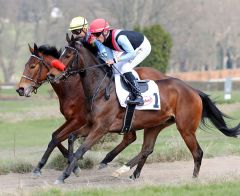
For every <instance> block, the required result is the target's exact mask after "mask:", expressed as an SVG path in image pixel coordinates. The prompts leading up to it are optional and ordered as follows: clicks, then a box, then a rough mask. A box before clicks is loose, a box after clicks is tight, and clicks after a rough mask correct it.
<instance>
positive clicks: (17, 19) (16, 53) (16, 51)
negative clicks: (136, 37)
mask: <svg viewBox="0 0 240 196" xmlns="http://www.w3.org/2000/svg"><path fill="white" fill-rule="evenodd" d="M0 5H1V6H0V43H1V45H0V83H4V84H11V83H16V82H17V81H18V80H19V77H20V76H21V73H22V69H23V66H24V64H25V63H26V61H27V59H28V56H29V51H28V46H27V44H28V43H30V44H31V45H33V43H34V42H35V43H37V45H42V44H50V45H54V46H57V47H58V48H60V47H63V46H64V45H65V44H66V42H65V34H66V33H67V32H68V30H67V29H68V26H69V23H70V21H71V19H72V18H73V17H75V16H78V15H81V16H84V17H86V18H87V19H88V21H89V22H90V21H91V20H93V19H95V18H105V19H107V20H108V21H109V23H110V24H111V26H112V27H116V28H125V29H129V30H131V29H134V28H136V27H140V28H146V27H151V25H160V26H161V28H163V29H164V31H166V32H167V33H169V35H170V38H171V42H172V43H171V46H170V47H169V48H170V49H171V52H170V57H169V59H168V60H167V61H165V62H164V63H165V64H167V65H164V66H165V67H166V68H164V69H161V71H166V72H168V73H169V74H171V75H175V76H176V75H177V76H178V77H180V78H182V77H183V79H184V76H185V75H183V76H182V75H181V74H180V73H179V72H190V71H208V72H211V71H214V70H222V69H237V68H238V69H239V68H240V48H239V46H238V43H239V41H240V33H239V32H240V26H239V24H238V22H239V19H238V13H239V12H240V2H239V1H238V0H222V1H218V0H211V1H205V0H195V1H191V0H181V1H178V0H168V1H165V0H148V1H144V0H121V1H114V0H100V1H93V0H69V1H66V0H65V1H64V0H34V1H33V0H30V1H29V0H9V1H3V0H0ZM158 47H159V50H161V47H162V46H161V45H158ZM148 66H151V65H148ZM204 73H205V72H204ZM219 73H220V72H219ZM219 73H218V72H217V74H215V75H217V76H214V77H216V79H218V78H219V77H220V76H219ZM235 73H236V71H235ZM237 74H238V77H239V72H237ZM190 75H192V74H190ZM204 75H206V74H204ZM220 75H221V73H220ZM198 76H199V75H198ZM211 77H212V75H210V76H209V75H208V77H206V79H201V77H200V80H211ZM235 77H237V76H235ZM194 78H195V80H196V76H194ZM185 79H186V80H193V79H192V78H190V79H189V78H188V77H187V78H185Z"/></svg>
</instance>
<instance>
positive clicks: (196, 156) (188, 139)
mask: <svg viewBox="0 0 240 196" xmlns="http://www.w3.org/2000/svg"><path fill="white" fill-rule="evenodd" d="M178 130H179V132H180V134H181V136H182V138H183V140H184V141H185V143H186V145H187V147H188V149H189V150H190V151H191V153H192V156H193V160H194V170H193V178H196V177H197V176H198V174H199V170H200V167H201V163H202V157H203V151H202V149H201V147H200V146H199V144H198V141H197V138H196V135H195V130H196V129H195V130H194V129H189V124H188V127H185V128H184V129H182V128H178ZM191 130H193V131H191Z"/></svg>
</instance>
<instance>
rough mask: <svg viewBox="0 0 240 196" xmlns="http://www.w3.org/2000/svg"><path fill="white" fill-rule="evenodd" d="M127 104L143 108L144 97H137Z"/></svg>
mask: <svg viewBox="0 0 240 196" xmlns="http://www.w3.org/2000/svg"><path fill="white" fill-rule="evenodd" d="M127 104H131V105H133V104H134V105H138V106H143V105H144V101H143V98H142V96H137V97H136V98H135V99H133V100H131V99H129V100H127Z"/></svg>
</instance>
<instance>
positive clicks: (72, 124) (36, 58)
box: [17, 44, 166, 177]
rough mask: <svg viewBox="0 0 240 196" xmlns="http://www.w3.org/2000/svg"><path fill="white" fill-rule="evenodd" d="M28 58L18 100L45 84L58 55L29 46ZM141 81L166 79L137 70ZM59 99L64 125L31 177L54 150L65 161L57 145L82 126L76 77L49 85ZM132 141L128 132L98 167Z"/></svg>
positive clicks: (83, 117)
mask: <svg viewBox="0 0 240 196" xmlns="http://www.w3.org/2000/svg"><path fill="white" fill-rule="evenodd" d="M29 50H30V52H31V56H30V58H29V60H28V61H27V63H26V65H25V69H24V72H23V76H22V78H21V80H20V82H19V84H18V88H17V92H18V93H19V95H20V96H26V97H29V96H31V93H32V92H36V91H37V89H38V88H39V87H40V86H41V84H43V83H44V82H46V81H47V74H48V72H49V70H50V69H51V65H50V64H51V62H52V60H54V59H57V58H59V56H60V52H59V51H58V50H57V49H56V48H55V47H50V46H48V45H43V46H40V47H39V48H38V47H37V45H36V44H34V48H31V47H30V46H29ZM136 71H137V72H138V73H139V75H140V77H141V78H143V79H144V78H151V79H161V78H165V77H166V76H165V75H164V74H162V73H161V72H159V71H157V70H155V69H152V68H137V69H136ZM51 85H52V87H53V89H54V91H55V92H56V94H57V96H58V98H59V104H60V111H61V113H62V114H63V115H64V117H65V119H66V121H65V123H64V124H63V125H62V126H60V127H59V128H58V129H57V130H56V131H54V132H53V134H52V140H51V141H50V142H49V144H48V147H47V149H46V152H45V153H44V155H43V157H42V159H41V160H40V161H39V163H38V165H37V167H36V168H35V169H34V170H33V174H34V175H35V176H36V177H38V176H40V175H41V169H42V167H43V166H44V165H45V164H46V162H47V160H48V158H49V156H50V154H51V152H52V151H53V149H54V148H55V147H56V146H57V147H58V148H59V150H60V151H61V152H62V154H63V156H64V157H66V158H68V150H67V149H66V148H65V147H64V146H63V145H62V144H61V142H62V141H64V140H65V139H67V138H68V137H69V135H70V133H72V132H74V131H75V130H77V129H78V128H79V127H81V126H83V125H84V124H85V122H86V115H85V113H86V110H85V107H84V106H85V96H84V92H83V88H82V83H81V81H80V78H79V77H73V76H70V77H68V78H67V79H66V81H64V82H60V83H58V84H56V83H53V84H51ZM135 140H136V133H135V132H133V131H132V132H129V133H128V134H125V135H124V136H123V140H122V142H121V143H120V144H119V145H118V146H117V147H116V148H115V149H113V151H111V152H110V153H108V154H107V155H106V157H105V158H104V159H103V161H102V162H101V167H104V166H106V165H107V163H109V162H111V161H112V160H113V159H114V158H115V157H116V156H117V155H118V154H119V153H120V152H121V151H122V150H123V149H124V148H126V147H127V146H128V145H129V144H130V143H132V142H134V141H135ZM79 171H80V170H79V169H77V168H76V169H75V170H74V173H75V174H76V175H78V174H79Z"/></svg>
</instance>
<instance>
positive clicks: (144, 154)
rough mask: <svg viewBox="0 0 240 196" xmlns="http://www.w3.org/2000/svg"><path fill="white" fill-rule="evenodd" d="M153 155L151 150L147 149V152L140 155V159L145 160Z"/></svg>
mask: <svg viewBox="0 0 240 196" xmlns="http://www.w3.org/2000/svg"><path fill="white" fill-rule="evenodd" d="M152 153H153V150H152V149H151V150H150V149H149V150H145V151H144V152H143V153H142V158H143V159H145V158H147V157H148V156H149V155H150V154H152Z"/></svg>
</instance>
